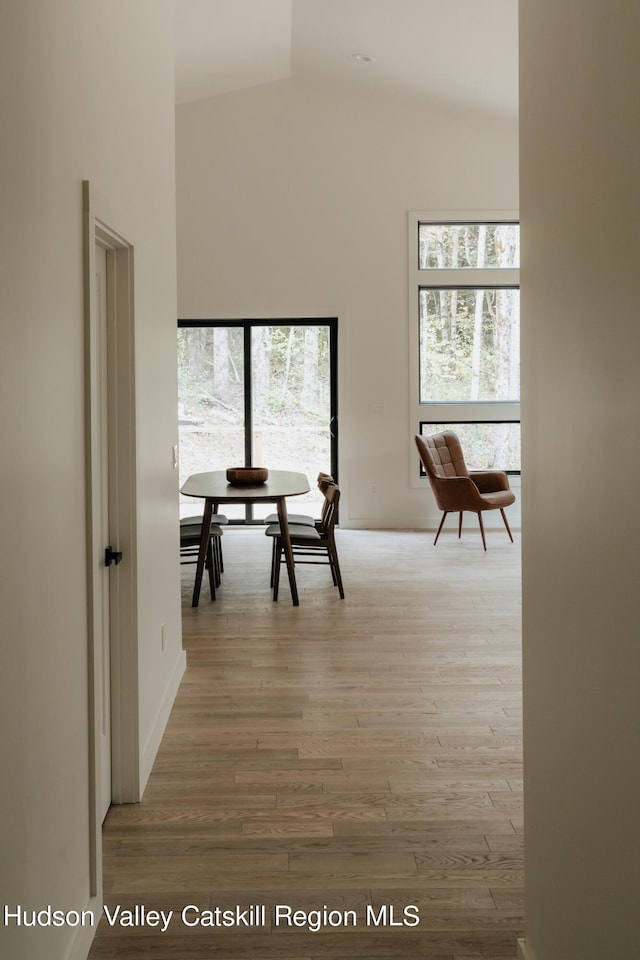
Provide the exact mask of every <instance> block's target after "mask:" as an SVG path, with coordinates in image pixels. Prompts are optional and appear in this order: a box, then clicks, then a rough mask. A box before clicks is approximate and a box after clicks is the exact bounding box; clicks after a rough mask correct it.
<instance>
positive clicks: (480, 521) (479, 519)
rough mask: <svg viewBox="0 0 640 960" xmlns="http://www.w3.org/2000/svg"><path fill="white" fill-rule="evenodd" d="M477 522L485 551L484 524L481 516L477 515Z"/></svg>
mask: <svg viewBox="0 0 640 960" xmlns="http://www.w3.org/2000/svg"><path fill="white" fill-rule="evenodd" d="M478 521H479V523H480V533H481V534H482V546H483V547H484V548H485V550H486V549H487V541H486V540H485V538H484V523H483V522H482V514H481V513H478Z"/></svg>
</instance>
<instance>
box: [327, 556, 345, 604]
mask: <svg viewBox="0 0 640 960" xmlns="http://www.w3.org/2000/svg"><path fill="white" fill-rule="evenodd" d="M327 553H328V555H329V562H330V564H331V572H332V574H333V583H334V586H336V587H337V588H338V593H339V594H340V599H341V600H344V587H343V586H342V575H341V573H340V564H339V563H338V551H337V550H336V545H335V543H332V544H329V546H328V548H327Z"/></svg>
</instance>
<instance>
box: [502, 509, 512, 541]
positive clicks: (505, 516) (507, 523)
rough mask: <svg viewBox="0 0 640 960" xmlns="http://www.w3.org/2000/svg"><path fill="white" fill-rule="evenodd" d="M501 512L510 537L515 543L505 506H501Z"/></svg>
mask: <svg viewBox="0 0 640 960" xmlns="http://www.w3.org/2000/svg"><path fill="white" fill-rule="evenodd" d="M500 513H501V514H502V519H503V520H504V525H505V527H506V528H507V533H508V534H509V539H510V540H511V543H513V537H512V536H511V527H510V526H509V521H508V520H507V515H506V513H505V512H504V510H503V508H502V507H500Z"/></svg>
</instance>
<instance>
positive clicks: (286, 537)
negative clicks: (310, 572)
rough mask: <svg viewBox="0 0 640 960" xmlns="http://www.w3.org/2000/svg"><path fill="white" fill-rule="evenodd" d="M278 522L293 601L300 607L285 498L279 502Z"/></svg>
mask: <svg viewBox="0 0 640 960" xmlns="http://www.w3.org/2000/svg"><path fill="white" fill-rule="evenodd" d="M277 507H278V520H279V522H280V536H281V538H282V548H283V550H284V556H285V560H286V561H287V573H288V574H289V586H290V587H291V600H292V601H293V605H294V607H298V606H299V605H300V601H299V600H298V585H297V584H296V565H295V561H294V559H293V548H292V546H291V535H290V534H289V521H288V519H287V504H286V501H285V498H284V497H280V498H279V500H278V501H277Z"/></svg>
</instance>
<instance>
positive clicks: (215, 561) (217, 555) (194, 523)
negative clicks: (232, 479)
mask: <svg viewBox="0 0 640 960" xmlns="http://www.w3.org/2000/svg"><path fill="white" fill-rule="evenodd" d="M211 521H212V522H211V529H210V534H209V545H208V547H207V559H206V567H207V572H208V574H209V588H210V590H211V599H212V600H215V599H216V587H219V586H220V583H221V574H222V572H223V570H224V564H223V561H222V544H221V538H222V526H223V525H224V524H225V523H228V522H229V521H228V520H227V518H226V517H225V516H224V515H223V514H213V516H212V518H211ZM201 536H202V517H182V519H181V520H180V562H181V563H196V562H197V559H198V552H199V550H200V539H201Z"/></svg>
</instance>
